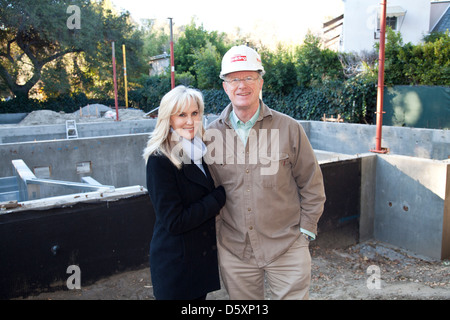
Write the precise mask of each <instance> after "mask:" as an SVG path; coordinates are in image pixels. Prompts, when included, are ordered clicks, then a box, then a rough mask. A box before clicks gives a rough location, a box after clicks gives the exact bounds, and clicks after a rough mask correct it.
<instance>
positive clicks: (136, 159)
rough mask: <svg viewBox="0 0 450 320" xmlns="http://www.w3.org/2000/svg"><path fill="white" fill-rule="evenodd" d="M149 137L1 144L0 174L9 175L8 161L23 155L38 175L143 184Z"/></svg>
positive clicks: (102, 182)
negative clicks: (146, 147)
mask: <svg viewBox="0 0 450 320" xmlns="http://www.w3.org/2000/svg"><path fill="white" fill-rule="evenodd" d="M148 138H149V135H148V134H133V135H121V136H108V137H98V138H84V139H71V140H55V141H41V142H24V143H16V144H2V145H0V158H1V165H0V177H8V176H12V175H13V166H12V164H11V161H12V160H15V159H22V160H23V161H24V162H25V164H26V165H27V166H28V167H29V168H30V169H31V170H32V171H33V172H34V174H35V175H36V176H37V177H38V178H48V179H54V180H67V181H74V182H80V181H81V178H82V177H84V176H91V177H92V178H94V179H95V180H97V181H98V182H99V183H101V184H104V185H113V186H115V187H117V188H120V187H126V186H130V185H142V186H145V185H146V177H145V161H144V159H143V158H142V151H143V149H144V148H145V146H146V144H147V141H148ZM40 174H44V175H45V176H40ZM46 192H52V190H47V191H46V190H41V197H45V196H51V195H52V194H46ZM68 192H72V191H70V190H69V191H68ZM59 194H67V193H64V192H62V193H59Z"/></svg>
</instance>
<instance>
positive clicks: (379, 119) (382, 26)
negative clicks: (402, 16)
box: [370, 0, 387, 153]
mask: <svg viewBox="0 0 450 320" xmlns="http://www.w3.org/2000/svg"><path fill="white" fill-rule="evenodd" d="M386 6H387V0H382V1H381V17H380V49H379V55H378V87H377V111H376V115H377V131H376V138H375V149H372V150H370V151H372V152H377V153H387V149H386V148H382V147H381V137H382V127H383V113H384V111H383V96H384V52H385V39H386Z"/></svg>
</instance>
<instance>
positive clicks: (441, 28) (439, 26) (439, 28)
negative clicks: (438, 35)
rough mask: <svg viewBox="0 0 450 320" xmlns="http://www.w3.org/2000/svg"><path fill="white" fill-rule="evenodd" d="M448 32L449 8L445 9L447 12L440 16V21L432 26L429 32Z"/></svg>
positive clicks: (449, 24) (449, 26) (449, 23)
mask: <svg viewBox="0 0 450 320" xmlns="http://www.w3.org/2000/svg"><path fill="white" fill-rule="evenodd" d="M447 30H450V6H449V7H448V8H447V11H445V13H444V14H443V15H442V17H441V19H440V20H439V22H438V23H436V25H435V26H434V28H433V30H431V32H445V31H447Z"/></svg>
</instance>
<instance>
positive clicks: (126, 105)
mask: <svg viewBox="0 0 450 320" xmlns="http://www.w3.org/2000/svg"><path fill="white" fill-rule="evenodd" d="M122 51H123V77H124V78H125V108H127V109H128V87H127V58H126V53H125V45H124V44H123V45H122Z"/></svg>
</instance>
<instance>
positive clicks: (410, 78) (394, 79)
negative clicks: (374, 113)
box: [376, 28, 450, 86]
mask: <svg viewBox="0 0 450 320" xmlns="http://www.w3.org/2000/svg"><path fill="white" fill-rule="evenodd" d="M386 39H387V41H386V51H385V71H384V74H385V76H384V77H385V83H386V85H443V86H449V85H450V76H449V74H450V36H449V33H448V32H446V33H440V34H431V35H429V36H427V37H425V38H424V40H425V42H423V43H419V44H416V45H414V44H412V43H410V42H408V43H406V44H404V43H403V40H402V36H401V34H400V32H395V31H393V30H392V29H391V28H387V36H386ZM376 48H377V49H378V45H376Z"/></svg>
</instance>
